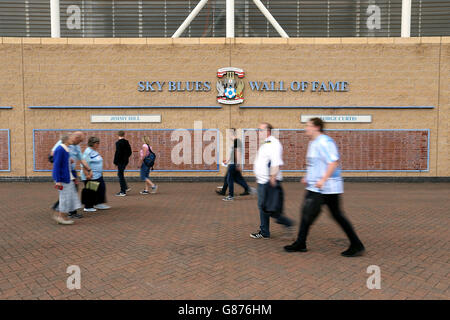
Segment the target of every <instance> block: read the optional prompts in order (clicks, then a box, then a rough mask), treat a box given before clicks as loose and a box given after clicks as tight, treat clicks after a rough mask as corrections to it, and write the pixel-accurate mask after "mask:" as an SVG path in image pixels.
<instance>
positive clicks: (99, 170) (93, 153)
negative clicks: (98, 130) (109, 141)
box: [81, 136, 111, 212]
mask: <svg viewBox="0 0 450 320" xmlns="http://www.w3.org/2000/svg"><path fill="white" fill-rule="evenodd" d="M99 145H100V139H99V138H97V137H94V136H93V137H89V139H88V147H87V148H86V150H84V152H83V160H84V161H86V163H87V164H88V166H89V167H90V168H91V172H88V170H85V169H86V168H84V166H83V171H82V172H81V179H82V180H83V182H84V185H85V188H89V187H90V188H91V189H92V188H94V189H92V190H93V191H95V192H94V193H90V194H92V198H89V199H83V202H84V203H85V208H84V211H85V212H95V211H97V209H100V210H106V209H110V208H111V207H110V206H108V205H107V204H106V185H105V180H104V179H103V158H102V156H101V155H100V153H99ZM91 181H92V182H94V183H93V184H89V185H88V182H91ZM93 186H95V187H93Z"/></svg>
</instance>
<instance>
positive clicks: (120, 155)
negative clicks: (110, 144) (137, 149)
mask: <svg viewBox="0 0 450 320" xmlns="http://www.w3.org/2000/svg"><path fill="white" fill-rule="evenodd" d="M117 135H118V137H119V139H118V140H117V141H116V152H115V153H114V164H115V165H116V166H117V176H118V177H119V183H120V192H118V193H116V196H119V197H124V196H126V195H127V192H128V191H130V189H129V188H128V185H127V182H126V180H125V175H124V172H125V168H126V167H127V165H128V160H129V158H130V156H131V155H132V153H133V152H132V151H131V146H130V143H129V142H128V140H127V139H125V132H124V131H123V130H120V131H119V132H118V133H117Z"/></svg>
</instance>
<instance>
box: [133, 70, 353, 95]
mask: <svg viewBox="0 0 450 320" xmlns="http://www.w3.org/2000/svg"><path fill="white" fill-rule="evenodd" d="M217 77H218V78H219V79H218V80H217V82H216V89H217V102H218V103H221V104H238V103H243V102H244V88H245V87H246V86H247V87H248V88H249V89H250V90H251V91H256V92H287V91H292V92H313V93H319V92H320V93H323V92H329V93H331V92H348V91H349V87H350V83H349V82H348V81H342V80H325V81H322V80H312V81H309V80H308V81H307V80H290V81H284V80H277V81H257V80H256V81H254V80H250V81H248V82H247V84H246V83H245V81H244V79H243V78H244V77H245V72H244V70H243V69H240V68H235V67H226V68H220V69H219V70H217ZM211 87H212V83H211V81H167V82H166V81H160V80H158V81H139V82H138V91H139V92H148V93H153V92H155V93H157V92H163V91H167V92H171V93H176V92H178V93H180V92H199V93H200V92H209V91H211Z"/></svg>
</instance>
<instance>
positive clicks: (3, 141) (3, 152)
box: [0, 130, 9, 170]
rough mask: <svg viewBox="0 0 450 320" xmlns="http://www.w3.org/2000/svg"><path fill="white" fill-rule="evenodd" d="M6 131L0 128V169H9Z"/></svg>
mask: <svg viewBox="0 0 450 320" xmlns="http://www.w3.org/2000/svg"><path fill="white" fill-rule="evenodd" d="M8 146H9V140H8V131H7V130H0V170H9V148H8Z"/></svg>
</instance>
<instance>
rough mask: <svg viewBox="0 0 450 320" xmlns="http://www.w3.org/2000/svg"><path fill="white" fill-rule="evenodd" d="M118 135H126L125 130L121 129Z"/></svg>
mask: <svg viewBox="0 0 450 320" xmlns="http://www.w3.org/2000/svg"><path fill="white" fill-rule="evenodd" d="M117 135H118V136H119V137H121V138H122V137H125V131H123V130H119V132H117Z"/></svg>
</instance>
